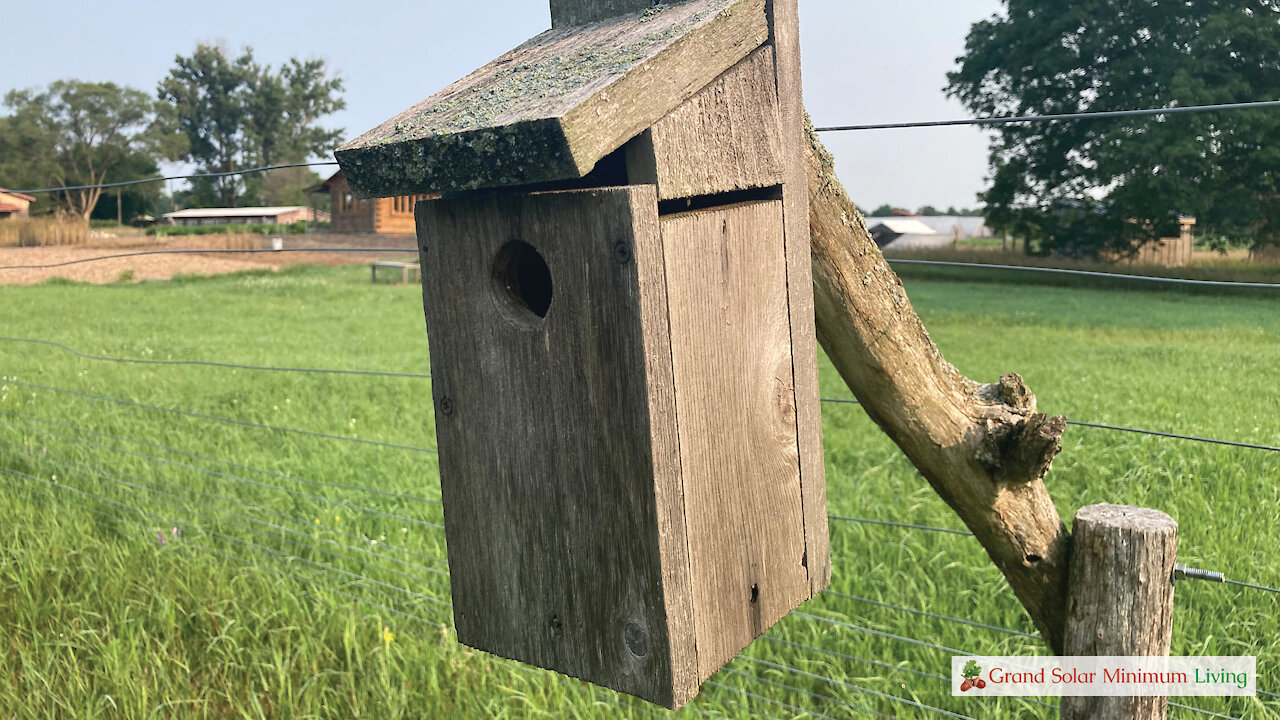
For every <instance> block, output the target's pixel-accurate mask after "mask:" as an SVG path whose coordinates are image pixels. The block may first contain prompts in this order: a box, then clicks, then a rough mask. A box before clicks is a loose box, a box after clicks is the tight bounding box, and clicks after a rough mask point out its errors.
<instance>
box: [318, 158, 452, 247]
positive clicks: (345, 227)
mask: <svg viewBox="0 0 1280 720" xmlns="http://www.w3.org/2000/svg"><path fill="white" fill-rule="evenodd" d="M307 192H309V193H311V194H323V193H328V195H329V200H330V204H329V210H330V221H329V229H330V230H332V231H333V232H340V233H378V234H380V235H413V234H414V232H415V230H414V224H413V206H414V205H415V204H416V203H417V201H419V200H430V199H434V198H438V197H440V195H439V194H437V193H428V194H421V195H400V196H396V197H385V198H358V197H356V196H355V195H354V194H353V193H352V192H351V186H350V185H349V184H348V183H347V179H346V178H345V177H343V176H342V171H341V170H339V171H338V172H336V173H334V175H333V177H330V178H329V179H328V180H325V181H324V182H322V183H320V184H319V185H316V186H315V187H313V188H310V189H308V191H307Z"/></svg>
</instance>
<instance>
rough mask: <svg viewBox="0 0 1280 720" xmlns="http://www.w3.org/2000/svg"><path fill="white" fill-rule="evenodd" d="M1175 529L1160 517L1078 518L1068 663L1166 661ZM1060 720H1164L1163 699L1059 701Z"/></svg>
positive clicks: (1110, 508) (1094, 508)
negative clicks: (1091, 658)
mask: <svg viewBox="0 0 1280 720" xmlns="http://www.w3.org/2000/svg"><path fill="white" fill-rule="evenodd" d="M1177 549H1178V524H1177V523H1176V522H1174V520H1173V518H1171V517H1169V516H1168V515H1166V514H1164V513H1162V512H1159V511H1157V510H1148V509H1146V508H1136V507H1127V506H1123V505H1106V504H1103V505H1090V506H1088V507H1084V508H1080V511H1079V512H1077V513H1076V522H1075V531H1074V544H1073V547H1072V551H1071V573H1070V592H1069V595H1068V600H1067V637H1066V650H1067V654H1068V655H1147V656H1158V655H1168V654H1169V647H1170V643H1171V640H1172V636H1173V566H1174V561H1175V559H1176V556H1177ZM1062 700H1063V702H1062V718H1063V720H1086V719H1088V720H1163V719H1164V718H1165V717H1166V716H1167V715H1168V711H1169V701H1168V698H1165V697H1064V698H1063V699H1062Z"/></svg>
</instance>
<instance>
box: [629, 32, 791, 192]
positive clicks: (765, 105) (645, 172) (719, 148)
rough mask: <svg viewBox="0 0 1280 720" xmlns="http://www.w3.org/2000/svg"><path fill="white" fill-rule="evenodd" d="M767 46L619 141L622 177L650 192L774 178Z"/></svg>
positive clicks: (741, 186) (757, 183)
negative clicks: (623, 150) (623, 152)
mask: <svg viewBox="0 0 1280 720" xmlns="http://www.w3.org/2000/svg"><path fill="white" fill-rule="evenodd" d="M779 122H780V121H779V118H778V94H777V86H776V83H775V79H774V64H773V48H772V47H768V46H765V47H762V48H760V49H759V50H756V51H755V52H754V53H752V54H751V55H750V56H749V57H747V58H746V59H745V60H743V61H742V62H740V63H738V64H737V65H735V66H733V67H732V68H730V69H729V70H728V71H727V72H725V73H724V74H723V75H721V76H720V77H718V78H716V80H715V81H714V82H712V83H711V84H710V85H708V86H707V87H705V88H703V90H702V91H701V92H699V93H698V94H697V95H694V96H693V98H691V99H690V100H689V101H687V102H685V103H684V104H683V105H681V106H680V107H678V108H676V109H675V110H672V111H671V112H670V113H669V114H668V115H667V116H666V117H664V118H662V119H661V120H659V121H658V122H657V123H656V124H654V126H653V127H651V128H649V129H648V130H646V131H644V133H642V134H641V135H640V136H639V137H637V138H636V139H635V140H632V141H631V142H630V143H628V144H627V170H628V180H629V182H631V184H642V183H643V184H656V185H657V186H658V199H659V200H671V199H675V198H690V197H697V196H700V195H716V194H720V193H727V192H735V191H739V190H748V189H753V188H766V187H773V186H775V185H780V184H782V145H781V141H780V137H779V133H780V126H779Z"/></svg>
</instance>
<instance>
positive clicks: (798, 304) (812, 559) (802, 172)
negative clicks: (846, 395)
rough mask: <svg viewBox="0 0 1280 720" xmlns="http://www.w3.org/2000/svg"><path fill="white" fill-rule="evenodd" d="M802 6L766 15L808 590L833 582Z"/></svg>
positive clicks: (775, 5) (772, 4) (786, 5)
mask: <svg viewBox="0 0 1280 720" xmlns="http://www.w3.org/2000/svg"><path fill="white" fill-rule="evenodd" d="M797 2H798V0H769V3H768V6H767V8H766V14H767V16H768V20H769V37H770V40H771V44H772V45H773V50H774V55H775V60H774V61H775V63H776V65H777V68H778V71H777V77H778V108H779V114H780V116H781V120H782V153H783V180H782V183H783V185H782V188H783V192H782V205H783V208H782V212H783V219H784V225H785V227H784V235H785V242H786V252H787V293H788V297H789V303H788V308H789V311H790V321H791V346H792V348H794V351H795V355H794V358H795V393H796V396H795V404H796V411H797V413H798V418H797V427H798V429H799V436H800V483H801V487H802V488H803V490H804V518H805V527H804V532H805V546H806V547H807V548H808V553H809V555H808V558H807V566H808V570H809V587H810V592H811V593H812V594H814V595H816V594H817V593H818V592H819V591H821V590H822V589H823V588H825V587H826V586H827V585H830V584H831V548H830V538H829V536H828V534H827V483H826V467H825V466H824V464H823V456H822V410H821V405H820V398H819V395H818V358H817V353H818V349H817V346H818V342H817V331H816V328H815V325H814V286H813V269H812V265H811V262H812V260H811V257H812V256H811V246H810V238H809V191H808V163H807V160H806V158H807V148H808V147H809V143H808V137H807V134H806V131H805V114H804V95H803V91H802V88H801V80H800V11H799V8H798V7H797Z"/></svg>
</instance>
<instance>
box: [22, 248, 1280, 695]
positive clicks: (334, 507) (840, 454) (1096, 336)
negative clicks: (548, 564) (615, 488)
mask: <svg viewBox="0 0 1280 720" xmlns="http://www.w3.org/2000/svg"><path fill="white" fill-rule="evenodd" d="M906 283H907V288H908V290H909V292H910V295H911V297H912V299H913V301H914V302H915V304H916V306H917V309H918V310H919V311H920V312H921V314H922V316H923V317H924V318H925V321H926V323H927V325H928V327H929V329H930V331H931V333H932V335H933V337H934V339H935V340H936V341H937V342H938V344H939V345H940V346H941V348H942V350H943V352H944V353H945V354H946V355H947V357H948V358H949V359H950V360H951V361H952V362H954V363H955V364H956V365H957V367H959V369H960V370H961V371H962V372H964V373H966V374H967V375H969V376H970V377H974V378H975V379H982V380H993V379H995V378H997V377H998V376H999V375H1000V374H1002V373H1004V372H1010V371H1017V372H1020V373H1022V374H1023V375H1024V376H1025V377H1026V379H1027V381H1028V383H1029V384H1030V386H1031V387H1032V388H1033V390H1035V391H1036V393H1037V395H1038V396H1039V398H1040V406H1041V408H1042V409H1044V410H1046V411H1048V412H1053V413H1063V414H1066V415H1068V416H1069V417H1071V418H1072V419H1077V420H1087V421H1094V422H1103V423H1113V424H1119V425H1131V426H1138V427H1146V428H1153V429H1160V430H1169V431H1175V432H1182V433H1189V434H1199V435H1207V436H1212V437H1220V438H1226V439H1232V440H1240V441H1246V442H1255V443H1264V444H1271V445H1275V444H1280V443H1278V440H1280V294H1277V293H1274V292H1272V293H1271V295H1270V296H1266V295H1264V294H1263V293H1262V292H1258V293H1257V295H1256V296H1248V295H1245V296H1242V295H1240V294H1238V293H1237V294H1235V295H1230V296H1224V295H1205V294H1197V295H1188V294H1181V293H1178V292H1164V291H1155V292H1137V291H1131V290H1100V289H1095V288H1091V287H1088V286H1085V285H1080V286H1075V287H1056V286H1042V285H1030V284H1010V283H1004V282H1000V283H997V282H989V281H987V280H985V279H984V280H983V281H980V282H979V281H969V280H965V279H964V276H963V275H960V274H953V275H945V276H933V275H931V276H928V277H920V276H912V275H908V276H907V277H906ZM1268 292H1269V291H1268ZM0 307H3V308H4V310H3V317H4V323H3V330H0V333H2V334H3V335H6V336H11V337H26V338H43V339H49V340H55V341H58V342H62V343H66V344H67V345H70V346H71V347H74V348H76V349H78V350H80V351H83V352H86V353H99V354H105V355H112V356H119V357H127V358H137V359H172V360H185V359H203V360H218V361H228V362H235V363H247V364H261V365H288V366H295V367H320V368H325V367H327V368H356V369H378V370H397V371H405V372H416V373H425V372H427V371H428V369H427V342H426V335H425V332H424V330H423V321H422V310H421V298H420V295H419V293H418V290H417V288H414V287H392V286H371V285H370V284H369V283H368V282H367V278H366V271H365V270H364V269H362V268H359V267H356V268H345V269H323V268H305V267H304V268H294V269H291V270H288V271H284V272H281V273H278V274H271V273H260V274H245V275H236V276H224V277H219V278H212V279H195V278H189V279H179V280H175V281H172V282H166V283H148V284H142V285H125V286H85V285H72V284H67V283H49V284H45V285H41V286H36V287H27V288H19V287H3V288H0ZM0 376H3V380H0V388H2V389H0V498H3V500H2V501H0V536H2V537H0V658H3V661H2V663H0V717H4V718H9V717H14V718H153V717H155V718H170V717H172V718H350V717H360V718H420V717H421V718H434V717H472V718H488V717H500V718H525V717H530V718H586V717H634V718H644V717H650V716H651V715H654V714H656V715H657V716H660V717H661V716H665V715H666V713H663V712H657V711H656V710H655V709H653V708H652V707H651V706H647V705H644V704H643V703H639V702H636V701H632V700H630V699H627V698H623V697H621V696H618V695H616V694H614V693H611V692H608V691H604V690H597V689H592V688H590V687H589V686H586V685H584V684H582V683H579V682H577V681H573V680H568V679H564V678H561V677H559V676H557V675H554V674H552V673H547V672H542V671H535V670H529V669H527V668H524V667H522V666H518V665H516V664H513V663H509V662H505V661H498V660H494V659H493V658H491V657H489V656H485V655H483V654H477V653H473V652H471V651H468V650H466V649H465V648H463V647H461V646H459V645H458V644H457V643H456V642H455V640H454V639H453V637H452V635H451V633H450V630H449V622H450V615H449V611H448V609H447V607H445V606H444V605H443V604H442V603H443V602H444V601H447V600H448V598H449V595H448V591H447V582H448V579H447V576H446V574H445V573H444V572H443V571H444V570H445V569H446V566H445V565H444V564H443V558H444V540H443V533H442V532H440V530H439V529H438V525H439V524H440V523H441V521H442V517H441V507H440V506H439V505H438V504H436V503H434V502H432V500H433V499H437V498H439V489H438V477H437V471H436V465H435V461H434V456H433V455H431V454H430V453H426V452H420V451H414V450H407V449H401V448H389V447H383V446H376V445H371V444H362V443H359V442H347V441H341V440H335V439H331V438H323V437H316V436H309V435H302V434H297V433H287V432H281V431H276V430H266V429H262V428H256V427H247V426H241V425H229V424H225V423H217V422H213V421H209V420H206V419H201V418H197V417H192V416H185V415H176V414H173V413H167V412H163V411H160V410H156V409H149V408H143V407H138V406H134V405H124V404H120V403H113V402H109V401H106V400H103V399H101V398H115V399H124V400H128V401H131V402H136V403H143V404H152V405H155V406H160V407H166V408H180V409H182V410H186V411H190V412H195V413H203V414H207V415H212V416H218V417H224V418H236V419H242V420H248V421H252V422H258V423H263V424H270V425H275V426H284V427H290V428H301V429H306V430H310V431H315V432H319V433H327V434H331V435H337V436H342V437H345V438H355V439H360V440H370V439H376V440H379V441H385V442H391V443H397V444H401V445H408V446H414V447H420V448H424V449H429V448H431V447H433V446H434V431H433V419H432V411H431V402H430V387H429V382H430V381H429V380H424V379H414V378H397V377H365V376H352V375H317V374H303V373H276V372H260V371H248V370H234V369H227V368H213V367H200V366H177V367H174V366H158V365H137V364H118V363H110V362H103V361H97V360H89V359H84V358H80V357H77V356H75V355H73V354H72V353H70V352H67V351H66V350H63V349H59V348H56V347H52V346H47V345H33V344H26V343H15V342H11V341H0ZM822 385H823V393H824V395H825V396H827V397H848V390H847V389H846V388H845V387H844V386H843V384H842V383H841V381H840V379H839V377H838V376H837V375H836V374H835V373H834V371H833V370H832V369H831V366H830V365H829V363H827V362H826V360H825V359H823V360H822ZM67 391H74V392H67ZM75 393H79V394H75ZM91 396H99V397H91ZM823 418H824V430H825V448H826V460H827V477H828V500H829V505H830V511H831V512H832V513H833V514H837V515H842V516H851V517H858V518H868V519H878V520H890V521H900V522H910V523H921V524H926V525H934V526H941V527H946V528H957V527H959V523H958V521H957V520H956V519H955V518H954V517H953V516H952V515H951V513H950V511H949V510H948V509H947V508H946V507H945V505H944V504H943V503H942V502H941V501H940V500H938V499H937V498H936V497H935V496H934V495H933V494H932V492H931V491H930V490H929V489H928V487H927V485H926V484H925V483H924V481H923V480H922V479H921V478H920V477H919V476H918V475H917V474H916V473H915V471H914V469H913V468H912V467H911V465H910V464H909V463H908V462H907V461H906V460H905V459H904V458H903V457H902V456H901V454H900V453H898V452H897V451H896V449H895V448H894V447H893V445H892V444H891V443H890V442H889V441H888V440H887V439H886V438H885V437H884V436H883V435H882V434H881V433H880V432H879V431H878V430H877V429H876V428H875V427H874V426H873V425H872V423H871V422H870V421H869V420H868V419H867V418H866V416H865V415H864V414H863V413H862V411H861V410H860V409H859V408H857V407H856V406H852V405H838V404H827V405H824V408H823ZM1064 444H1065V448H1064V450H1063V453H1062V454H1061V455H1060V456H1059V459H1058V460H1057V461H1056V462H1055V464H1054V469H1053V472H1052V473H1051V474H1050V477H1049V479H1048V483H1049V487H1050V491H1051V492H1052V493H1053V496H1054V498H1055V500H1056V502H1057V504H1058V508H1059V511H1060V512H1061V513H1062V515H1063V516H1064V518H1068V519H1069V518H1070V516H1071V515H1072V514H1073V513H1074V511H1075V510H1076V508H1078V507H1080V506H1082V505H1086V504H1090V503H1095V502H1102V501H1107V502H1115V503H1127V504H1137V505H1145V506H1151V507H1155V508H1159V509H1162V510H1164V511H1166V512H1168V513H1170V514H1171V515H1173V516H1174V517H1175V518H1176V519H1177V520H1178V521H1179V523H1180V526H1181V528H1180V541H1181V545H1180V556H1181V559H1182V561H1184V562H1187V563H1189V564H1191V565H1193V566H1196V567H1203V568H1208V569H1213V570H1220V571H1223V572H1226V573H1227V574H1228V575H1229V576H1230V577H1233V578H1239V579H1245V580H1253V581H1256V582H1261V583H1263V584H1268V585H1272V586H1276V585H1280V549H1277V547H1276V539H1277V538H1278V537H1280V533H1278V532H1277V527H1280V453H1268V452H1263V451H1258V450H1246V449H1236V448H1228V447H1222V446H1214V445H1204V444H1197V443H1189V442H1181V441H1176V440H1168V439H1159V438H1151V437H1143V436H1139V435H1131V434H1120V433H1113V432H1107V431H1102V430H1094V429H1086V428H1078V427H1072V428H1070V429H1069V430H1068V433H1067V436H1066V439H1065V443H1064ZM370 490H372V491H373V492H370ZM174 528H178V535H177V536H176V537H175V536H173V529H174ZM157 533H162V534H163V535H164V537H165V543H164V544H163V545H162V544H161V543H160V542H159V540H158V538H157ZM831 539H832V553H833V560H834V576H835V577H834V581H833V586H832V587H833V589H834V590H836V591H838V592H840V593H845V594H847V595H852V596H857V597H860V598H864V599H872V600H877V601H882V602H884V603H891V604H895V605H900V606H903V607H907V608H915V609H920V610H926V611H929V612H931V613H938V614H943V615H948V616H954V617H960V618H967V619H970V620H973V621H977V622H981V623H986V624H991V625H997V626H1001V627H1005V628H1011V629H1014V630H1019V631H1023V632H1031V631H1032V630H1033V629H1032V627H1031V624H1030V622H1029V621H1028V620H1027V619H1026V618H1025V616H1024V615H1023V613H1022V612H1021V611H1020V609H1019V605H1018V603H1017V602H1016V600H1015V599H1014V598H1013V596H1012V594H1011V593H1010V592H1009V590H1008V589H1007V587H1006V586H1005V584H1004V583H1003V581H1002V579H1001V577H1000V575H999V573H998V571H996V570H995V569H994V567H993V566H992V565H991V564H990V562H989V560H988V559H987V558H986V555H985V554H984V553H983V552H982V550H981V549H980V547H979V546H978V545H977V543H976V542H975V541H974V540H972V539H970V538H967V537H963V536H960V535H951V534H940V533H932V532H924V531H919V530H911V529H905V528H900V527H892V526H882V525H870V524H859V523H850V522H841V521H833V522H832V525H831ZM365 578H368V579H370V580H371V581H370V580H366V579H365ZM1176 604H1177V612H1176V617H1175V625H1174V652H1175V653H1178V654H1205V655H1217V654H1222V655H1236V654H1254V655H1257V656H1259V670H1260V677H1261V683H1260V687H1261V688H1262V689H1264V690H1270V691H1272V692H1280V596H1276V595H1269V594H1265V593H1260V592H1251V591H1247V590H1243V589H1238V588H1234V587H1228V586H1222V585H1211V584H1204V583H1200V584H1196V583H1191V582H1186V583H1181V584H1179V586H1178V588H1177V593H1176ZM803 611H804V612H806V613H809V614H811V615H814V616H819V617H823V618H827V619H830V620H834V621H837V622H839V623H845V625H840V624H834V623H829V622H821V621H818V620H813V619H811V618H807V617H801V616H796V615H793V616H792V617H789V618H787V619H786V620H784V621H783V622H782V623H780V624H779V625H778V626H777V627H775V628H774V629H773V630H772V631H770V633H769V636H770V637H771V638H773V639H771V640H770V639H764V640H760V641H757V642H756V643H755V644H754V645H752V646H751V648H749V649H748V651H747V653H746V655H749V656H751V658H752V659H739V660H736V661H734V662H733V663H731V664H730V666H729V667H728V669H727V670H725V671H722V672H721V673H720V674H719V675H718V676H717V677H716V678H714V680H713V681H712V682H711V683H708V685H707V686H706V687H704V691H703V696H702V697H701V698H700V699H699V700H698V701H696V702H695V703H694V704H693V705H692V706H691V707H692V708H693V709H691V710H685V711H683V712H682V713H680V715H679V717H682V718H683V717H699V715H698V714H697V713H705V714H707V715H710V716H712V717H721V716H723V717H730V718H739V717H748V716H754V715H759V716H765V717H770V716H771V717H776V718H793V717H814V716H816V717H824V716H825V717H832V718H844V717H864V716H865V717H870V716H871V715H868V714H866V713H865V712H862V711H863V710H871V711H875V712H878V713H883V714H884V715H886V716H891V717H902V718H933V717H943V715H940V714H938V713H936V712H934V711H933V710H929V709H923V708H920V707H917V706H914V705H910V704H906V703H903V702H899V701H895V700H890V699H887V698H886V697H884V695H892V696H896V697H898V698H905V699H907V700H910V701H912V702H917V703H921V704H925V705H929V706H933V707H937V708H944V709H947V710H949V711H952V712H955V713H960V714H962V715H965V716H970V717H974V718H1006V717H1008V718H1012V717H1033V718H1051V717H1056V715H1057V713H1056V711H1054V710H1052V709H1049V708H1046V707H1043V706H1041V705H1036V704H1034V703H1031V702H1028V701H1025V700H1017V699H1003V700H996V699H970V698H964V699H953V698H951V697H950V694H949V687H948V685H947V683H945V682H943V681H941V680H938V679H935V678H932V677H928V676H927V675H921V674H920V673H925V674H928V673H937V674H942V675H946V674H948V672H949V654H948V653H947V652H944V651H940V650H937V649H934V648H931V647H927V646H923V645H919V644H912V643H908V642H905V641H903V640H900V639H894V638H890V637H885V636H881V635H873V634H870V633H867V632H865V631H862V630H859V629H856V628H854V627H849V626H851V625H852V626H858V627H861V628H869V629H874V630H877V631H882V632H884V633H891V634H893V635H897V636H901V637H905V638H911V639H916V640H920V641H925V642H927V643H932V644H936V645H940V646H944V647H948V648H957V649H961V650H963V651H965V652H966V653H975V654H987V655H1001V654H1017V653H1033V652H1038V653H1044V652H1045V648H1044V646H1043V644H1041V643H1040V642H1038V641H1037V640H1034V639H1028V638H1027V637H1024V636H1021V635H1015V634H1009V633H1001V632H996V631H993V630H988V629H983V628H978V627H972V626H966V625H960V624H957V623H954V622H950V621H946V620H940V619H935V618H933V617H925V616H920V615H916V614H911V613H908V612H904V611H902V610H897V609H892V608H888V607H883V606H879V605H874V604H870V603H866V602H861V601H859V600H856V599H852V598H848V597H841V596H837V595H824V596H822V597H819V598H818V599H816V600H814V601H812V602H810V603H808V604H807V605H806V606H805V607H804V608H803ZM801 645H803V646H807V647H800V646H801ZM860 659H861V660H860ZM865 660H870V661H874V663H880V664H872V663H868V662H864V661H865ZM784 667H785V668H787V669H782V668H784ZM824 678H825V679H824ZM859 688H865V689H866V690H872V691H875V693H881V694H879V695H878V694H874V693H869V692H867V691H866V690H863V689H859ZM745 693H750V695H748V694H745ZM1260 700H1266V702H1259V701H1258V700H1254V699H1233V700H1226V699H1213V698H1208V699H1197V700H1189V701H1188V703H1187V704H1192V705H1196V706H1198V707H1200V708H1204V709H1207V710H1210V711H1213V712H1217V713H1223V714H1226V715H1228V716H1231V717H1239V718H1251V719H1252V718H1270V717H1275V716H1276V715H1277V713H1278V712H1280V701H1278V700H1276V699H1274V698H1272V699H1265V698H1260ZM808 713H813V714H814V715H809V714H808ZM1171 715H1172V716H1173V717H1176V718H1204V717H1211V716H1209V715H1204V714H1200V713H1196V712H1193V711H1190V710H1185V709H1181V708H1174V709H1173V710H1172V713H1171Z"/></svg>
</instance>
